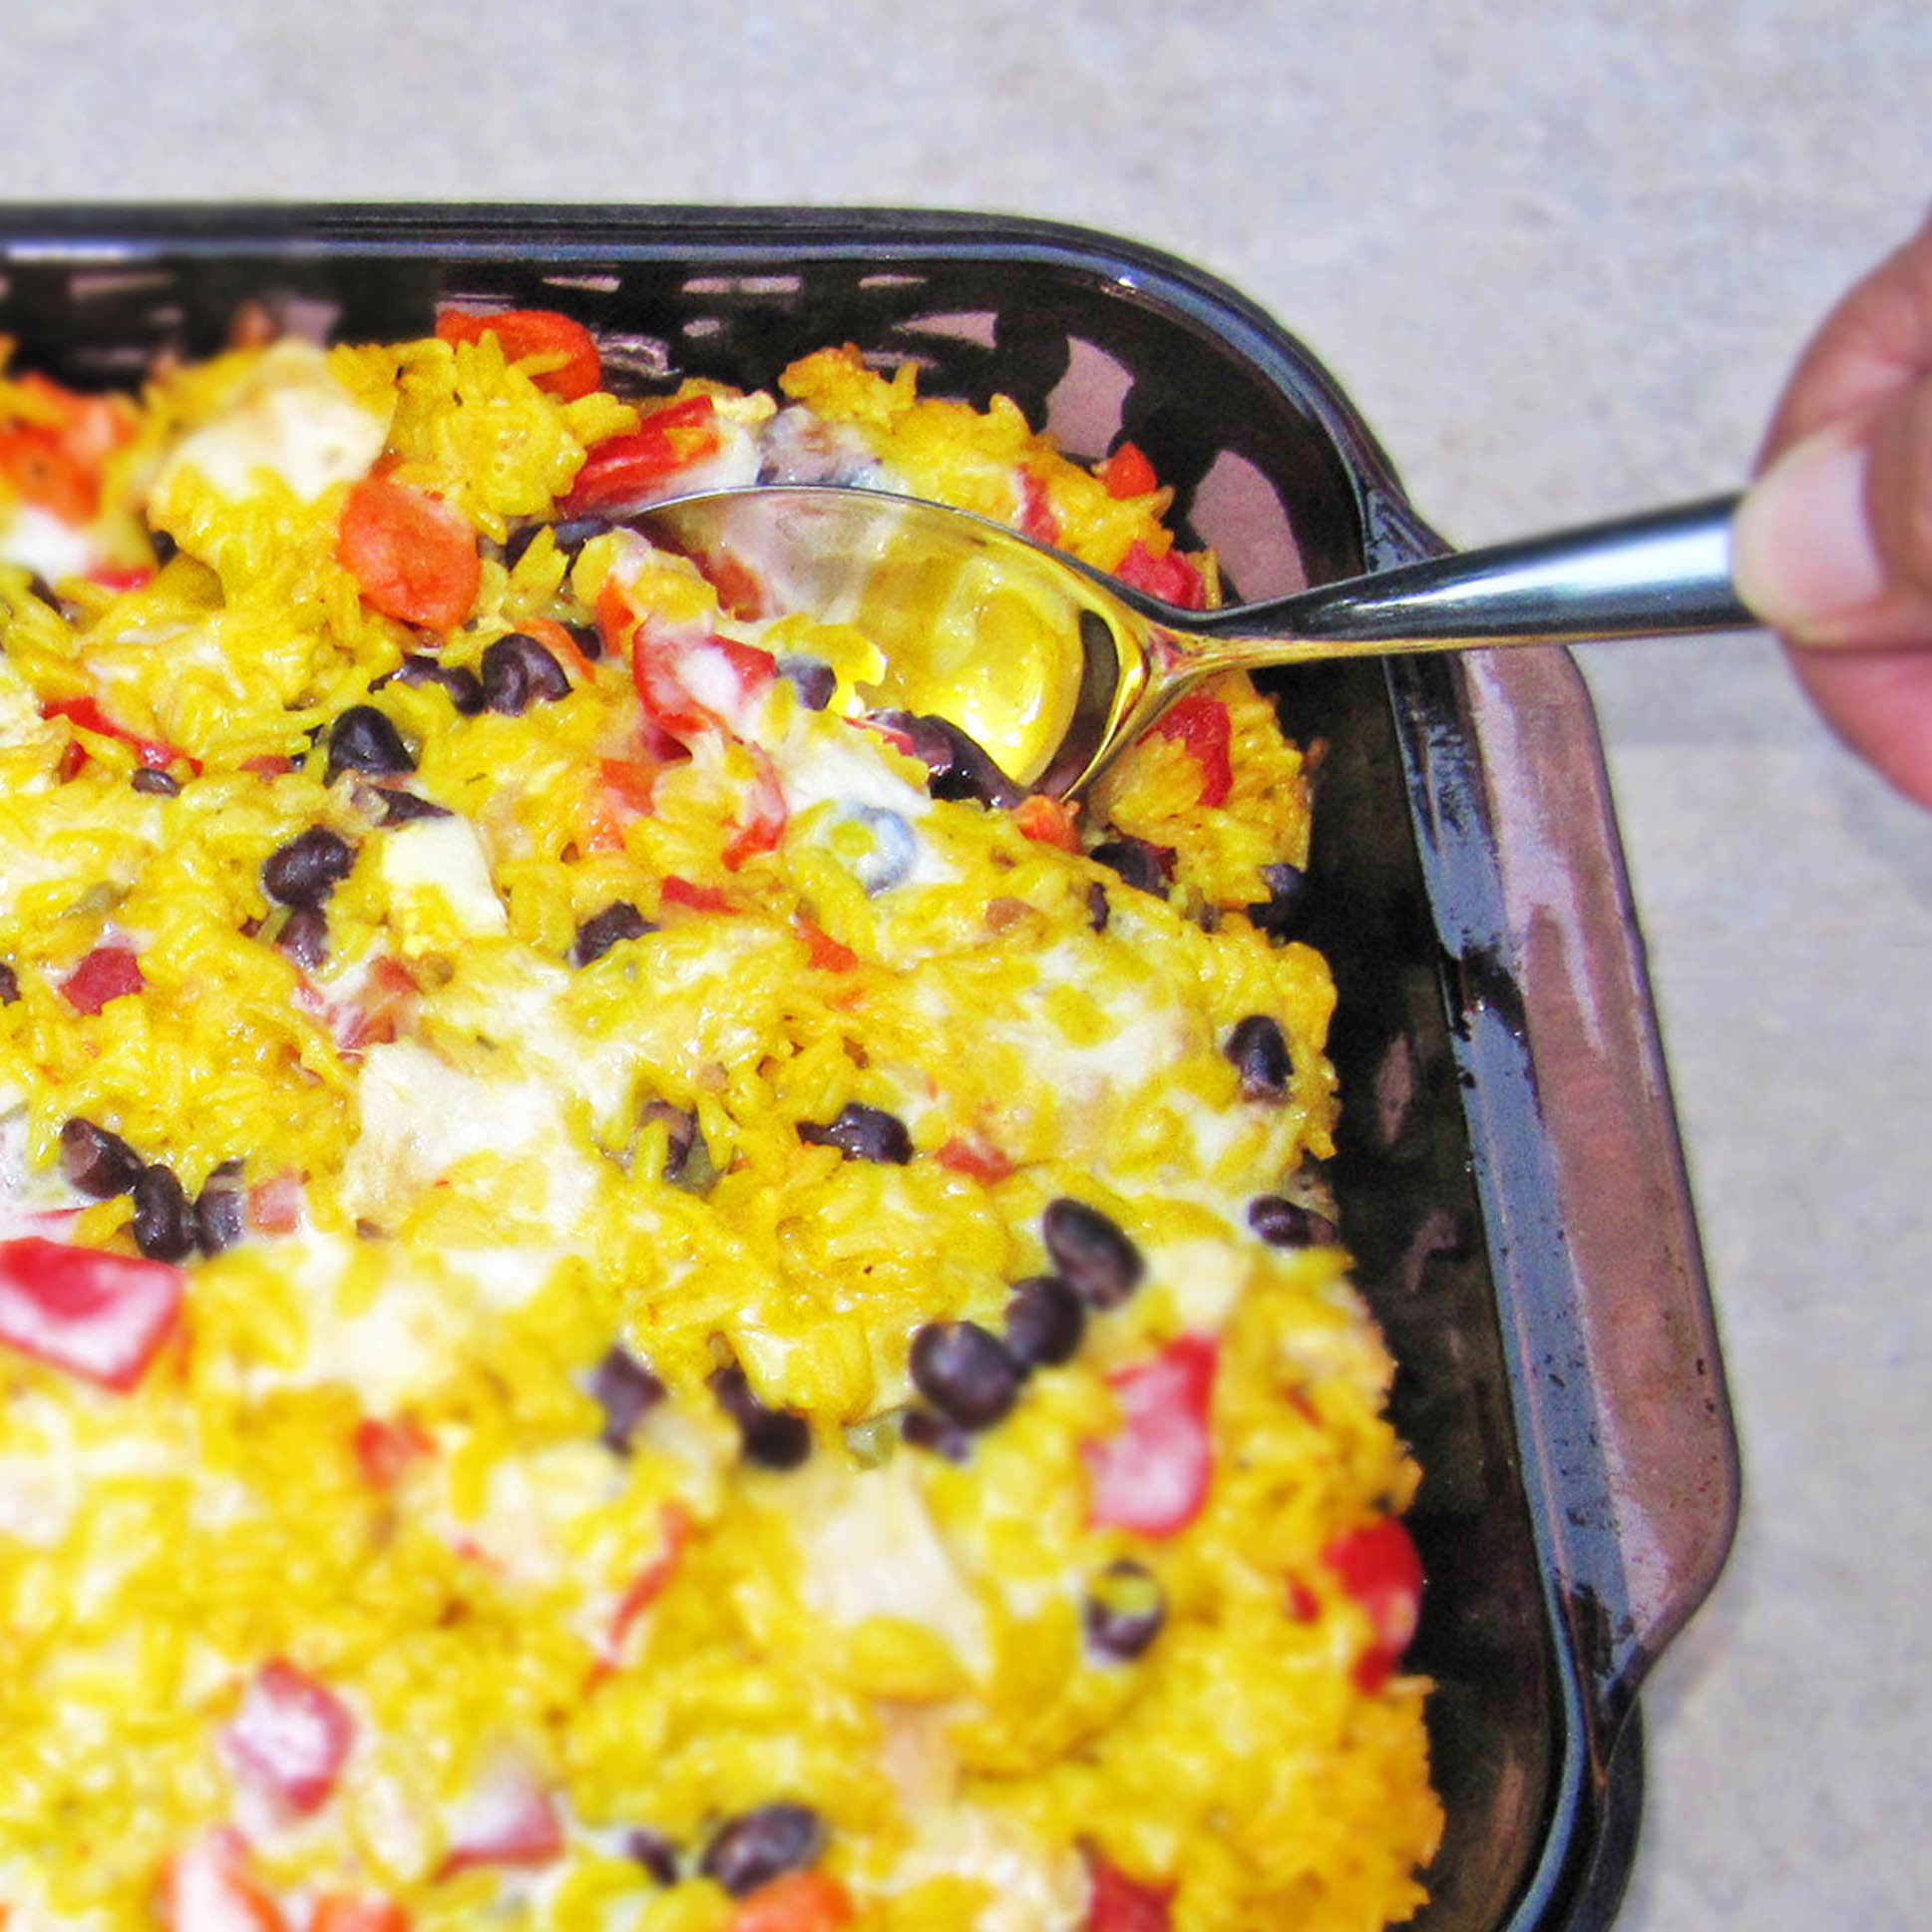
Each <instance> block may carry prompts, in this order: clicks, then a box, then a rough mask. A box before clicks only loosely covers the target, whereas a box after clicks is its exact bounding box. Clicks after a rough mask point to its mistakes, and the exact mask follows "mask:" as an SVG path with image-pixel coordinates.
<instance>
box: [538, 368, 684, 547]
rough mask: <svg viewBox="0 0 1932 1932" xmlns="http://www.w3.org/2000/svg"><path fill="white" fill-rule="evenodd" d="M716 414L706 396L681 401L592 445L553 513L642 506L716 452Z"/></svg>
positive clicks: (576, 513) (607, 511)
mask: <svg viewBox="0 0 1932 1932" xmlns="http://www.w3.org/2000/svg"><path fill="white" fill-rule="evenodd" d="M716 413H717V412H716V411H715V410H714V409H713V407H712V404H711V398H710V397H709V396H702V395H700V396H686V397H685V398H684V399H683V400H682V401H681V402H674V403H670V404H667V405H666V406H665V407H664V408H662V409H658V410H653V411H652V412H651V413H650V414H649V415H648V416H646V417H645V418H644V420H643V421H642V422H641V423H640V424H639V425H638V426H637V428H636V429H634V430H633V431H631V432H630V433H629V434H628V435H627V436H610V437H606V438H605V439H604V440H603V441H602V442H601V443H598V444H595V445H593V446H592V448H591V450H590V452H589V454H588V455H587V456H585V457H584V459H583V467H582V468H581V469H580V470H579V471H578V473H577V478H576V480H575V481H574V482H573V483H572V485H571V488H570V493H569V495H567V496H566V497H565V498H564V500H563V501H562V502H561V503H560V504H559V505H558V509H559V512H560V513H561V514H562V515H563V516H565V517H585V516H590V515H592V514H603V515H608V514H610V513H611V512H613V511H620V510H627V509H632V508H634V507H635V506H637V505H638V504H641V503H643V502H644V501H645V500H646V499H647V498H649V497H650V496H651V495H652V494H653V492H654V491H655V490H656V489H657V486H658V485H659V484H661V483H662V482H663V481H664V480H665V478H666V477H673V476H675V475H676V474H677V473H678V471H680V470H684V469H688V468H689V467H690V466H691V465H692V464H693V463H699V462H702V461H703V459H704V458H705V457H707V456H709V455H710V454H711V453H712V451H714V450H715V449H716V448H717V447H718V443H719V441H720V437H719V432H718V428H717V424H716V422H715V421H714V418H715V416H716Z"/></svg>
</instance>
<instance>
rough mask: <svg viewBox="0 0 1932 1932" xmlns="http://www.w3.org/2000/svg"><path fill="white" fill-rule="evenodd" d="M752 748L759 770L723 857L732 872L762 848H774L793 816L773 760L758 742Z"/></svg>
mask: <svg viewBox="0 0 1932 1932" xmlns="http://www.w3.org/2000/svg"><path fill="white" fill-rule="evenodd" d="M749 749H750V750H751V754H752V757H753V758H754V759H755V760H756V761H757V766H758V772H757V776H756V777H755V778H753V780H752V781H751V785H750V788H749V790H748V791H747V792H746V794H745V804H744V811H743V813H742V814H741V815H740V817H739V819H738V823H737V824H736V826H735V827H733V829H732V833H731V836H730V838H728V839H727V840H726V841H725V845H724V854H723V857H724V863H725V867H726V870H727V871H730V872H736V871H737V870H738V869H739V867H740V866H742V865H743V864H744V863H745V861H746V860H747V859H751V858H754V857H756V855H757V854H759V853H760V852H772V851H775V850H776V849H777V846H778V842H779V840H780V839H782V838H783V837H784V836H785V827H786V825H787V824H788V823H789V822H790V819H791V814H790V812H789V811H788V810H787V808H786V805H785V793H784V791H783V789H782V788H781V787H780V785H779V783H778V774H777V772H776V771H774V770H773V768H772V763H771V760H770V759H769V758H767V757H766V756H765V754H764V753H763V752H762V751H760V750H758V748H757V747H756V746H752V747H750V748H749Z"/></svg>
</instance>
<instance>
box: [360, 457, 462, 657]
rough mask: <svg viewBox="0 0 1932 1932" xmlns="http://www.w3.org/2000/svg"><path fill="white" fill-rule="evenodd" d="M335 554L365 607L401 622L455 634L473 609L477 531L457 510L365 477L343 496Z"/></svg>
mask: <svg viewBox="0 0 1932 1932" xmlns="http://www.w3.org/2000/svg"><path fill="white" fill-rule="evenodd" d="M335 556H336V561H337V562H338V563H339V564H340V565H341V566H342V568H343V569H344V570H345V571H347V572H348V573H349V575H350V576H351V577H353V578H354V579H355V580H356V582H357V583H358V584H360V585H361V586H362V600H363V602H365V603H366V604H368V605H369V607H370V608H371V609H372V610H379V611H381V612H382V614H383V615H384V616H385V617H394V618H396V619H397V621H398V622H400V623H410V624H422V625H424V626H425V627H427V628H428V629H431V630H454V629H455V628H456V626H457V625H458V624H460V623H461V622H462V621H463V619H464V618H465V617H467V616H468V615H469V614H470V612H471V611H472V610H473V609H475V608H476V600H477V588H478V586H479V584H480V583H481V582H482V580H483V565H482V562H481V560H480V559H479V558H478V556H477V539H476V532H475V531H474V530H472V529H471V528H470V526H469V524H468V523H467V522H466V521H465V519H464V517H463V515H462V513H461V512H459V511H456V510H453V509H451V507H450V506H449V505H448V504H446V503H443V502H441V501H440V500H439V499H437V498H435V497H432V496H429V495H426V494H425V493H424V492H423V491H421V490H411V489H409V488H407V487H406V486H405V485H403V484H400V483H394V482H391V481H390V480H389V479H388V478H387V477H374V476H372V477H365V478H363V480H362V481H361V482H360V483H358V484H357V485H356V486H355V488H354V489H353V490H351V491H350V492H349V500H348V502H347V503H346V504H344V505H343V507H342V521H341V522H340V524H338V525H337V527H336V544H335Z"/></svg>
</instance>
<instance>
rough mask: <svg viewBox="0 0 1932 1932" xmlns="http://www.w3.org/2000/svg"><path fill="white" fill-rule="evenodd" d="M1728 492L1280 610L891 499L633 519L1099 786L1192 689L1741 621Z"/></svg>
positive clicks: (747, 503) (788, 494) (842, 499)
mask: <svg viewBox="0 0 1932 1932" xmlns="http://www.w3.org/2000/svg"><path fill="white" fill-rule="evenodd" d="M1736 508H1737V499H1736V498H1735V497H1725V498H1718V499H1713V500H1711V501H1709V502H1705V503H1698V504H1691V505H1686V506H1683V507H1681V508H1677V509H1672V510H1664V511H1656V512H1652V513H1650V514H1648V515H1646V516H1642V517H1635V518H1626V519H1622V520H1619V521H1617V522H1615V523H1607V524H1598V525H1592V526H1589V527H1587V528H1584V529H1581V530H1575V531H1569V532H1565V533H1562V534H1560V535H1557V536H1553V537H1543V538H1534V539H1530V540H1527V541H1525V542H1521V543H1515V544H1509V545H1503V546H1498V547H1495V548H1491V549H1486V550H1477V551H1465V552H1460V553H1457V554H1455V555H1453V556H1450V557H1446V558H1439V559H1429V560H1427V561H1425V562H1423V563H1420V564H1413V565H1408V566H1404V567H1402V568H1401V569H1398V570H1393V571H1386V572H1380V573H1375V574H1371V575H1369V576H1365V577H1358V578H1351V579H1348V580H1345V581H1342V582H1339V583H1332V584H1325V585H1322V586H1320V587H1318V588H1315V589H1312V590H1303V591H1298V592H1296V593H1295V594H1293V595H1291V596H1287V597H1279V598H1276V599H1274V600H1273V601H1271V602H1268V603H1257V604H1236V605H1231V606H1229V607H1228V608H1226V609H1223V610H1216V611H1212V612H1202V611H1183V610H1178V609H1175V608H1174V607H1173V606H1171V605H1168V604H1164V603H1161V602H1160V601H1158V600H1157V599H1155V598H1152V597H1148V596H1145V595H1143V594H1142V593H1140V592H1139V591H1136V590H1134V589H1132V588H1130V587H1129V586H1128V585H1126V584H1123V583H1120V582H1118V581H1117V580H1114V579H1112V578H1110V577H1106V576H1104V575H1103V574H1102V573H1100V572H1098V571H1095V570H1092V569H1090V568H1089V567H1088V566H1086V565H1084V564H1081V563H1079V562H1078V561H1077V560H1075V559H1073V558H1071V557H1068V556H1066V555H1065V554H1064V553H1062V552H1059V551H1054V550H1049V549H1046V548H1045V547H1044V546H1041V545H1038V544H1034V543H1032V542H1030V541H1029V540H1028V539H1026V538H1024V537H1021V536H1019V535H1018V534H1016V533H1015V532H1013V531H1010V530H1008V529H1006V528H1005V527H1004V526H1003V525H1000V524H994V523H990V522H988V521H986V520H985V519H984V518H980V517H975V516H973V515H971V514H970V513H968V512H966V511H962V510H952V509H948V508H946V507H944V506H942V505H939V504H933V503H928V502H925V501H923V500H920V499H917V498H911V497H903V496H896V495H889V494H886V493H884V492H881V491H872V490H855V489H849V488H843V487H833V486H827V485H816V484H785V485H776V486H772V487H765V488H754V489H744V490H721V491H713V492H709V493H706V494H704V495H697V496H690V497H684V498H677V499H672V500H669V501H667V502H664V503H661V504H656V505H652V506H651V507H649V508H648V509H645V510H641V511H639V512H637V513H635V514H634V515H633V516H631V517H630V518H629V519H627V521H628V522H629V523H630V524H631V525H632V526H633V527H634V528H635V529H637V530H638V531H640V532H641V533H642V534H643V535H644V536H645V537H647V538H648V539H649V540H650V541H651V542H652V543H653V544H655V545H657V546H658V547H659V548H661V549H666V550H673V551H677V552H680V553H681V554H683V555H684V556H686V557H688V558H690V559H691V560H692V562H693V563H695V564H696V565H697V567H698V568H699V569H700V570H701V571H703V572H704V573H705V575H706V576H707V577H709V578H711V580H713V581H714V582H716V583H719V584H722V585H744V584H748V583H755V584H757V585H758V586H760V591H759V594H760V608H761V609H762V610H763V611H764V612H765V613H766V614H773V613H775V612H778V611H785V610H809V611H811V612H813V613H814V614H815V615H817V616H819V617H820V618H821V619H823V620H825V621H828V622H833V623H850V624H853V625H855V626H857V627H858V628H860V629H861V630H863V631H864V632H865V633H866V634H867V635H868V636H869V637H870V638H871V639H872V641H873V642H874V643H876V644H877V645H878V647H879V649H880V651H881V652H882V653H883V655H884V657H885V660H886V669H885V672H884V674H883V676H882V677H881V678H880V679H879V680H878V681H877V682H876V683H874V684H870V685H867V686H864V687H862V696H864V698H865V700H866V702H867V704H868V706H869V707H871V708H873V709H881V710H883V709H894V710H900V711H908V712H912V713H914V714H916V715H933V716H938V717H941V718H944V719H946V720H947V721H948V722H949V723H951V724H954V725H957V726H958V727H959V728H960V729H961V730H963V731H965V732H966V734H967V735H968V736H969V737H971V738H972V739H973V740H974V741H975V742H976V743H977V744H978V745H979V746H980V747H981V748H982V749H983V750H984V751H985V752H986V754H987V755H988V756H989V757H990V758H991V759H992V760H993V762H994V763H995V764H997V765H998V766H999V767H1000V769H1001V770H1002V771H1003V772H1005V773H1006V775H1007V776H1008V777H1010V778H1011V779H1013V780H1014V781H1015V783H1017V784H1018V785H1020V786H1023V787H1025V788H1027V789H1029V790H1034V791H1041V792H1047V793H1051V794H1053V795H1055V796H1062V797H1063V796H1065V795H1067V794H1069V793H1072V792H1075V791H1078V790H1079V789H1080V788H1081V787H1082V786H1084V785H1086V784H1088V783H1089V782H1091V781H1092V780H1093V779H1094V778H1095V777H1097V776H1098V775H1099V773H1100V772H1101V771H1103V770H1104V769H1105V768H1106V766H1107V765H1108V764H1109V763H1110V762H1111V761H1112V760H1113V759H1114V758H1115V757H1117V756H1118V755H1119V753H1120V752H1121V751H1123V750H1124V749H1125V748H1126V747H1127V746H1128V745H1129V744H1131V743H1132V742H1133V740H1134V739H1135V738H1136V737H1138V736H1139V734H1140V733H1141V732H1143V731H1144V730H1146V729H1147V727H1148V726H1149V725H1151V724H1152V723H1154V721H1155V720H1156V719H1157V718H1158V717H1159V716H1160V714H1161V713H1162V712H1163V711H1164V710H1165V709H1166V708H1167V707H1168V706H1169V705H1170V704H1172V703H1173V702H1174V700H1175V699H1176V698H1177V697H1179V696H1181V695H1182V693H1183V692H1185V691H1186V690H1187V689H1188V687H1189V686H1190V685H1192V684H1193V683H1195V682H1197V681H1198V680H1199V679H1200V678H1203V677H1206V676H1208V675H1210V674H1212V673H1214V672H1216V671H1222V670H1232V669H1242V670H1258V669H1262V668H1266V667H1269V666H1273V665H1281V664H1295V663H1306V662H1310V661H1314V660H1317V659H1321V658H1331V657H1338V656H1347V655H1360V654H1362V653H1364V652H1366V653H1376V652H1384V651H1418V650H1455V649H1469V648H1477V647H1493V646H1498V645H1505V644H1524V643H1572V642H1581V641H1585V640H1588V639H1594V638H1600V637H1614V636H1657V635H1662V634H1667V633H1672V632H1692V631H1714V630H1735V629H1738V628H1739V627H1740V626H1743V625H1747V624H1750V623H1751V622H1753V621H1754V619H1753V618H1752V617H1751V615H1750V613H1749V612H1748V611H1747V610H1746V609H1745V608H1744V606H1743V605H1742V604H1741V603H1740V602H1739V600H1738V596H1737V592H1736V591H1735V589H1734V588H1733V586H1732V580H1731V523H1732V518H1733V515H1734V513H1735V511H1736Z"/></svg>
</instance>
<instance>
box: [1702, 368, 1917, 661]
mask: <svg viewBox="0 0 1932 1932" xmlns="http://www.w3.org/2000/svg"><path fill="white" fill-rule="evenodd" d="M1732 570H1733V576H1734V578H1735V579H1736V581H1737V585H1738V593H1739V596H1740V597H1741V598H1742V599H1743V601H1744V602H1745V604H1747V605H1748V606H1749V607H1750V609H1751V610H1752V611H1753V612H1754V613H1755V614H1756V615H1757V616H1758V617H1759V618H1761V619H1762V620H1763V621H1764V622H1765V623H1766V624H1768V625H1770V627H1771V628H1772V629H1774V630H1776V631H1779V632H1781V633H1782V634H1783V635H1784V636H1785V637H1786V638H1788V639H1789V640H1790V641H1791V642H1793V643H1797V644H1808V645H1814V646H1823V647H1831V646H1839V647H1845V646H1852V647H1870V646H1885V645H1913V644H1918V645H1932V380H1927V381H1920V382H1918V383H1915V384H1913V385H1911V386H1909V387H1907V388H1904V389H1901V390H1899V391H1898V392H1896V393H1895V394H1893V395H1892V396H1891V397H1889V398H1887V399H1886V401H1885V402H1884V403H1882V404H1881V405H1879V406H1878V407H1877V408H1876V409H1873V410H1871V411H1869V412H1867V413H1866V414H1864V415H1862V416H1861V417H1859V418H1857V419H1854V420H1851V421H1844V422H1837V423H1833V424H1831V425H1830V426H1829V427H1827V428H1825V429H1821V430H1818V431H1815V432H1814V433H1813V434H1812V435H1810V436H1807V437H1805V438H1803V439H1802V440H1801V441H1799V442H1796V443H1793V444H1791V445H1790V446H1789V447H1788V448H1786V449H1785V450H1783V451H1782V452H1781V453H1780V454H1779V455H1778V456H1777V457H1776V459H1775V460H1774V461H1773V462H1772V463H1771V464H1770V466H1769V467H1768V468H1767V469H1766V470H1765V471H1764V473H1763V474H1762V475H1761V476H1760V477H1759V478H1758V479H1757V481H1756V482H1755V483H1754V484H1752V485H1751V487H1750V489H1749V490H1748V491H1747V492H1746V493H1745V495H1744V500H1743V503H1742V504H1741V506H1740V507H1739V512H1738V518H1737V523H1736V525H1735V527H1734V531H1733V559H1732Z"/></svg>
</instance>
